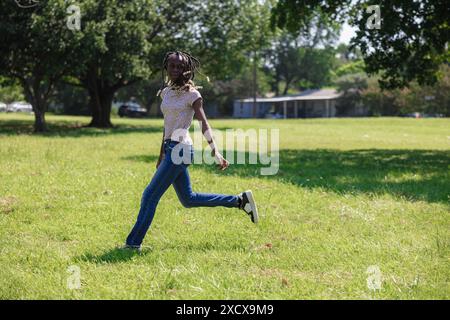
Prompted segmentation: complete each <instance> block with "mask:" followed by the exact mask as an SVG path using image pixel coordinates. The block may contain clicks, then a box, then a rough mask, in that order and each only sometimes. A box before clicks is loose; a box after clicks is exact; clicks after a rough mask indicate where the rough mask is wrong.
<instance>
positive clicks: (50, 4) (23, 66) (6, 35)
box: [0, 0, 79, 132]
mask: <svg viewBox="0 0 450 320" xmlns="http://www.w3.org/2000/svg"><path fill="white" fill-rule="evenodd" d="M66 18H67V13H66V4H65V2H64V0H49V1H47V2H46V3H45V4H39V5H37V6H34V7H32V8H21V7H19V6H18V5H17V4H16V3H15V2H14V1H1V2H0V34H1V35H2V41H1V42H0V55H1V57H2V59H1V60H0V74H1V75H3V76H6V77H8V78H11V79H17V80H18V81H19V82H20V84H21V86H22V87H23V91H24V94H25V96H26V98H27V100H28V101H29V102H30V103H31V105H32V106H33V111H34V115H35V123H34V130H35V131H36V132H41V131H46V130H47V127H46V122H45V112H46V111H47V104H48V101H49V98H50V97H51V96H52V94H53V90H54V87H55V85H56V83H57V82H58V81H59V80H60V79H61V78H62V77H63V75H64V74H66V73H67V72H68V71H69V70H70V69H71V68H74V67H75V66H76V65H77V62H76V61H75V60H74V59H73V53H74V51H75V50H76V48H77V47H76V43H77V41H78V39H79V37H78V35H77V34H76V33H75V34H74V33H73V32H72V31H71V30H70V29H69V28H67V25H66ZM69 43H71V44H75V45H68V44H69Z"/></svg>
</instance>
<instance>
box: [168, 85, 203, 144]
mask: <svg viewBox="0 0 450 320" xmlns="http://www.w3.org/2000/svg"><path fill="white" fill-rule="evenodd" d="M201 97H202V96H201V94H200V92H198V90H196V89H194V88H191V89H190V91H176V90H172V89H171V88H169V87H165V88H164V89H163V90H162V91H161V98H162V102H161V112H162V113H163V115H164V139H171V140H175V141H178V142H181V143H185V144H189V145H192V144H193V142H192V139H191V137H190V135H189V127H190V126H191V123H192V119H193V118H194V113H195V112H194V109H193V108H192V104H193V103H194V102H195V100H197V99H198V98H201Z"/></svg>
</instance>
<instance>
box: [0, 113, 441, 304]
mask: <svg viewBox="0 0 450 320" xmlns="http://www.w3.org/2000/svg"><path fill="white" fill-rule="evenodd" d="M89 120H90V119H89V118H87V117H66V116H48V117H47V121H48V122H49V125H50V128H51V129H52V131H51V132H50V133H46V134H39V135H33V134H31V130H32V124H33V119H32V117H31V116H27V115H17V114H0V157H1V159H0V251H1V254H0V298H2V299H47V298H48V299H248V298H249V299H449V298H450V282H449V281H450V265H449V262H450V261H449V258H450V214H449V208H450V205H449V194H450V174H449V164H450V120H449V119H397V118H372V119H367V118H365V119H312V120H294V119H292V120H291V119H288V120H265V119H261V120H211V121H210V123H211V125H212V127H213V128H217V129H221V128H222V129H224V128H244V129H248V128H279V129H280V170H279V173H278V174H277V175H274V176H261V175H259V174H257V172H258V170H257V167H255V166H253V165H247V166H243V165H233V166H231V167H230V168H229V169H228V170H226V171H223V172H220V171H216V170H215V169H214V168H212V167H211V166H207V165H198V164H194V165H193V166H191V167H190V174H191V179H192V183H193V188H194V191H197V192H202V191H204V192H214V193H224V194H236V193H238V192H240V191H243V190H246V189H252V190H253V191H254V194H255V198H256V200H257V202H258V206H259V210H260V215H261V219H260V224H259V225H257V226H255V225H253V224H251V222H250V220H249V219H248V218H247V217H246V216H244V214H243V213H242V212H240V211H238V210H235V209H229V208H192V209H186V208H184V207H183V206H182V205H181V204H180V203H179V201H178V199H177V197H176V193H175V191H174V190H173V188H170V189H169V190H168V191H167V193H166V194H165V195H164V196H163V197H162V199H161V202H160V203H159V205H158V207H157V212H156V215H155V219H154V221H153V224H152V226H151V229H150V230H149V233H148V234H147V236H146V238H145V241H144V245H145V246H146V247H145V248H144V251H143V252H142V253H141V254H134V253H127V252H122V251H120V250H117V249H116V246H118V245H121V244H122V243H123V242H124V239H125V237H126V235H127V234H128V232H129V231H130V229H131V227H132V225H133V223H134V221H135V218H136V215H137V212H138V210H139V203H140V198H141V195H142V192H143V190H144V188H145V187H146V185H147V184H148V183H149V181H150V179H151V177H152V175H153V173H154V172H155V164H156V159H157V156H158V152H159V147H160V141H161V130H162V120H160V119H154V120H136V119H114V123H115V124H116V125H117V128H115V129H109V130H101V129H93V128H81V125H82V124H87V123H88V122H89ZM18 132H19V133H18ZM70 266H76V267H78V268H79V270H80V273H81V288H80V289H75V290H71V289H69V288H68V286H67V281H68V279H69V280H70V279H71V273H70V272H68V268H69V267H70ZM370 266H377V267H378V268H379V269H380V271H381V280H382V283H381V289H380V290H377V291H371V290H369V288H368V286H367V279H368V277H369V276H371V274H368V273H367V270H368V268H369V267H370Z"/></svg>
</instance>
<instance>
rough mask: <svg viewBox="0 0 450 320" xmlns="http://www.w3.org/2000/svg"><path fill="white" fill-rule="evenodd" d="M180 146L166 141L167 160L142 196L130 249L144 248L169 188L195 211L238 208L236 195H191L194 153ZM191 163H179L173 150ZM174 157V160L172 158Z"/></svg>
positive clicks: (160, 165)
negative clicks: (191, 170) (140, 246)
mask: <svg viewBox="0 0 450 320" xmlns="http://www.w3.org/2000/svg"><path fill="white" fill-rule="evenodd" d="M177 144H178V142H177V141H172V140H169V139H167V140H165V141H164V146H163V147H164V155H165V156H164V159H163V160H162V161H161V163H160V164H159V167H158V169H157V170H156V173H155V175H154V176H153V178H152V180H151V182H150V183H149V185H148V186H147V187H146V188H145V190H144V193H143V194H142V200H141V207H140V210H139V214H138V217H137V221H136V224H135V225H134V227H133V229H132V230H131V232H130V234H129V235H128V237H127V240H126V244H127V245H130V246H139V245H141V243H142V241H143V239H144V237H145V234H146V233H147V230H148V228H149V227H150V224H151V223H152V220H153V217H154V215H155V210H156V206H157V205H158V202H159V199H160V198H161V197H162V195H163V194H164V193H165V192H166V190H167V189H168V188H169V186H170V185H173V187H174V189H175V191H176V193H177V196H178V199H179V200H180V202H181V204H182V205H183V206H184V207H186V208H193V207H218V206H221V207H228V208H238V207H239V200H238V196H237V195H222V194H212V193H197V192H193V191H192V186H191V180H190V178H189V172H188V166H189V164H191V163H192V162H193V159H194V149H193V147H192V146H189V145H187V144H180V145H179V146H177V147H176V145H177ZM174 148H175V149H176V150H175V151H179V152H177V154H179V156H180V157H183V158H184V159H186V158H187V159H189V160H188V161H182V162H181V163H180V161H179V160H177V156H176V154H175V152H174V153H172V150H174ZM172 157H175V158H172Z"/></svg>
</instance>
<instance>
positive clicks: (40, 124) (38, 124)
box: [33, 106, 48, 132]
mask: <svg viewBox="0 0 450 320" xmlns="http://www.w3.org/2000/svg"><path fill="white" fill-rule="evenodd" d="M33 109H34V132H45V131H48V129H47V123H46V122H45V111H42V110H39V109H40V108H36V107H35V106H33Z"/></svg>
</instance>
